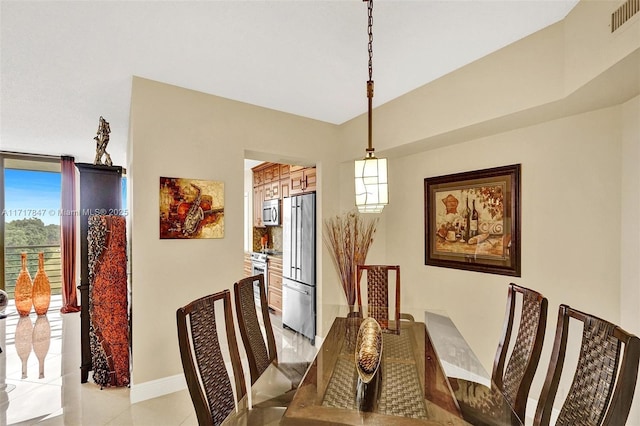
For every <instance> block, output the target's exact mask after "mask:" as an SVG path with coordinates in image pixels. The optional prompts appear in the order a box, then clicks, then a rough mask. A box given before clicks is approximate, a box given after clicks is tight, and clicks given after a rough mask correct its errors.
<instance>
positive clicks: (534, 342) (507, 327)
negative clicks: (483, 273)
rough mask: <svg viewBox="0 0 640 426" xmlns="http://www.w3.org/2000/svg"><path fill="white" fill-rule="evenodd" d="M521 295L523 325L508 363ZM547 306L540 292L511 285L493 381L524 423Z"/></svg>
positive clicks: (545, 322)
mask: <svg viewBox="0 0 640 426" xmlns="http://www.w3.org/2000/svg"><path fill="white" fill-rule="evenodd" d="M518 294H520V295H522V311H521V314H520V324H519V326H518V334H517V336H516V340H515V344H514V345H513V349H512V351H511V354H510V356H509V360H508V361H507V353H508V351H509V343H510V341H511V333H512V330H513V322H514V316H515V310H516V298H517V295H518ZM547 306H548V301H547V298H546V297H544V296H542V294H540V293H538V292H537V291H534V290H531V289H528V288H525V287H521V286H519V285H517V284H514V283H511V284H509V290H508V293H507V309H506V315H505V319H504V326H503V329H502V337H501V338H500V343H499V344H498V349H497V351H496V356H495V359H494V362H493V372H492V374H491V379H492V380H493V383H494V384H495V385H496V386H497V387H498V388H499V389H500V390H501V391H502V393H503V394H504V396H505V397H506V399H507V401H509V404H511V406H512V408H513V410H514V411H515V413H516V414H517V416H518V417H519V418H520V419H521V420H522V421H524V419H525V411H526V406H527V399H528V397H529V390H530V389H531V382H532V381H533V377H534V375H535V373H536V369H537V368H538V362H539V361H540V354H541V353H542V343H543V342H544V333H545V329H546V326H547ZM505 362H506V368H505Z"/></svg>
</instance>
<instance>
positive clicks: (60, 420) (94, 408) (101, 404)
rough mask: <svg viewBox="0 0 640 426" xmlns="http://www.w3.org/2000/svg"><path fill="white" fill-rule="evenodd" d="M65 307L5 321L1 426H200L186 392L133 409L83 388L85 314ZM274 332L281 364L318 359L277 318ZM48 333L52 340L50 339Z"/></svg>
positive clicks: (113, 393) (114, 396) (0, 331)
mask: <svg viewBox="0 0 640 426" xmlns="http://www.w3.org/2000/svg"><path fill="white" fill-rule="evenodd" d="M60 303H61V301H60V298H59V296H58V297H57V298H56V297H54V298H53V300H52V304H51V308H50V309H49V312H48V313H47V315H46V317H41V318H38V317H37V316H36V315H35V313H32V314H31V316H30V317H24V318H19V317H18V315H17V314H16V313H15V307H13V305H12V304H10V305H9V307H7V310H6V313H7V314H8V317H7V318H6V319H1V320H0V347H2V350H3V352H2V354H0V426H3V425H20V426H22V425H34V424H37V425H89V426H94V425H95V426H98V425H114V426H115V425H117V426H126V425H154V426H156V425H167V426H169V425H197V424H198V422H197V420H196V416H195V411H194V410H193V405H192V404H191V398H190V397H189V393H188V391H187V390H183V391H180V392H175V393H172V394H169V395H165V396H162V397H159V398H154V399H151V400H147V401H143V402H140V403H137V404H133V405H132V404H131V403H130V402H129V389H128V388H104V389H102V390H101V389H100V387H99V386H98V385H96V384H94V383H92V382H91V379H89V382H88V383H85V384H81V383H80V368H79V366H80V314H79V313H73V314H65V315H61V314H60V313H59V310H60ZM273 327H274V331H275V333H276V335H277V339H276V340H277V341H278V342H279V346H280V347H279V348H278V353H279V356H280V359H281V360H286V359H287V358H288V356H289V355H290V354H289V352H290V351H294V352H296V355H295V356H296V357H298V356H299V353H298V351H300V349H299V348H300V347H301V346H302V347H303V348H304V347H306V348H305V349H303V350H304V351H306V358H308V359H309V360H311V359H313V356H314V354H315V348H313V347H312V346H311V345H310V344H309V343H308V340H306V339H304V338H302V337H300V336H296V335H294V334H293V333H290V332H289V331H288V330H285V331H284V332H283V331H282V328H281V325H280V322H279V320H278V317H275V318H274V324H273ZM34 329H35V333H34ZM47 332H50V339H47V338H46V337H47ZM42 336H44V338H43V337H42ZM238 339H239V337H238ZM5 340H6V342H5ZM2 342H5V343H4V344H3V343H2ZM16 342H17V344H16ZM21 342H22V344H21ZM305 342H306V343H305ZM47 343H48V346H47ZM23 351H24V352H23ZM45 352H46V356H45V357H40V358H41V359H42V360H43V363H42V364H43V377H40V374H39V373H40V362H39V357H38V356H37V355H36V354H38V355H40V354H42V353H45ZM19 353H21V354H23V353H26V354H28V358H25V357H24V356H23V358H25V361H26V362H24V363H23V361H22V360H21V358H20V356H19V355H18V354H19ZM23 367H24V368H25V370H26V377H23V374H22V373H23ZM246 375H247V376H248V370H247V371H246ZM3 379H4V380H3Z"/></svg>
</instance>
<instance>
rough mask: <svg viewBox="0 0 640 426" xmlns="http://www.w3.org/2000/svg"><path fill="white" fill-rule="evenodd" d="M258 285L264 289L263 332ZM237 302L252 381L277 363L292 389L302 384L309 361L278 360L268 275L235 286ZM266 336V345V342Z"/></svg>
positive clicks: (260, 275) (261, 291) (241, 281)
mask: <svg viewBox="0 0 640 426" xmlns="http://www.w3.org/2000/svg"><path fill="white" fill-rule="evenodd" d="M254 284H256V285H257V286H258V288H259V289H260V315H261V317H262V323H263V326H264V334H263V333H262V330H261V327H260V322H259V320H258V312H257V307H256V302H255V298H254ZM233 292H234V296H235V304H236V316H237V318H238V328H239V329H240V336H241V337H242V343H243V344H244V349H245V352H246V353H247V358H248V361H249V373H250V375H251V384H253V383H255V382H256V380H258V377H260V375H261V374H262V373H263V372H264V371H265V370H266V369H267V367H268V366H269V364H271V363H272V362H275V363H276V365H277V367H278V370H280V371H281V372H282V373H283V374H284V375H285V376H286V377H287V379H289V380H290V381H291V385H292V388H295V387H297V386H298V384H299V383H300V381H301V380H302V377H303V376H304V373H305V372H306V371H307V367H308V366H309V363H308V362H296V363H281V362H278V352H277V349H276V340H275V336H274V334H273V327H272V325H271V318H270V316H269V307H268V304H267V295H266V289H265V283H264V275H263V274H258V275H254V276H251V277H246V278H243V279H241V280H240V281H238V282H236V283H235V284H234V285H233ZM265 338H266V344H265Z"/></svg>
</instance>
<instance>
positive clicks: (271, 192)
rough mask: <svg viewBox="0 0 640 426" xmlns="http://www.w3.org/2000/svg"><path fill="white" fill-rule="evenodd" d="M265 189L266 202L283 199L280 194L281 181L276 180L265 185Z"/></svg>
mask: <svg viewBox="0 0 640 426" xmlns="http://www.w3.org/2000/svg"><path fill="white" fill-rule="evenodd" d="M263 188H264V199H265V200H279V199H281V198H282V196H281V194H280V180H276V181H274V182H270V183H265V184H264V185H263Z"/></svg>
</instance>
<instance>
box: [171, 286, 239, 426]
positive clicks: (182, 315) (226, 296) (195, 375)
mask: <svg viewBox="0 0 640 426" xmlns="http://www.w3.org/2000/svg"><path fill="white" fill-rule="evenodd" d="M220 300H222V301H223V306H224V321H225V330H226V338H227V342H228V344H229V354H230V356H231V365H232V368H233V376H234V379H235V387H236V395H237V399H238V400H240V399H241V398H242V397H243V396H244V395H245V393H246V387H245V383H244V374H243V372H242V364H241V361H240V354H239V352H238V344H237V341H236V334H235V328H234V323H233V313H232V308H231V293H230V292H229V290H224V291H222V292H219V293H215V294H212V295H209V296H205V297H202V298H200V299H197V300H194V301H193V302H191V303H189V304H188V305H186V306H184V307H182V308H178V310H177V311H176V321H177V325H178V343H179V347H180V358H181V359H182V368H183V370H184V375H185V378H186V380H187V387H188V388H189V394H190V395H191V400H192V401H193V405H194V407H195V410H196V416H197V417H198V424H200V425H218V424H220V423H222V421H223V420H224V419H225V418H226V417H227V415H228V414H229V413H230V412H231V411H232V410H234V409H235V401H234V395H233V388H232V387H231V381H230V379H229V374H228V372H227V368H226V366H225V362H224V359H223V357H222V352H221V350H220V339H219V336H218V331H217V326H216V310H215V304H216V302H218V301H220Z"/></svg>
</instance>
